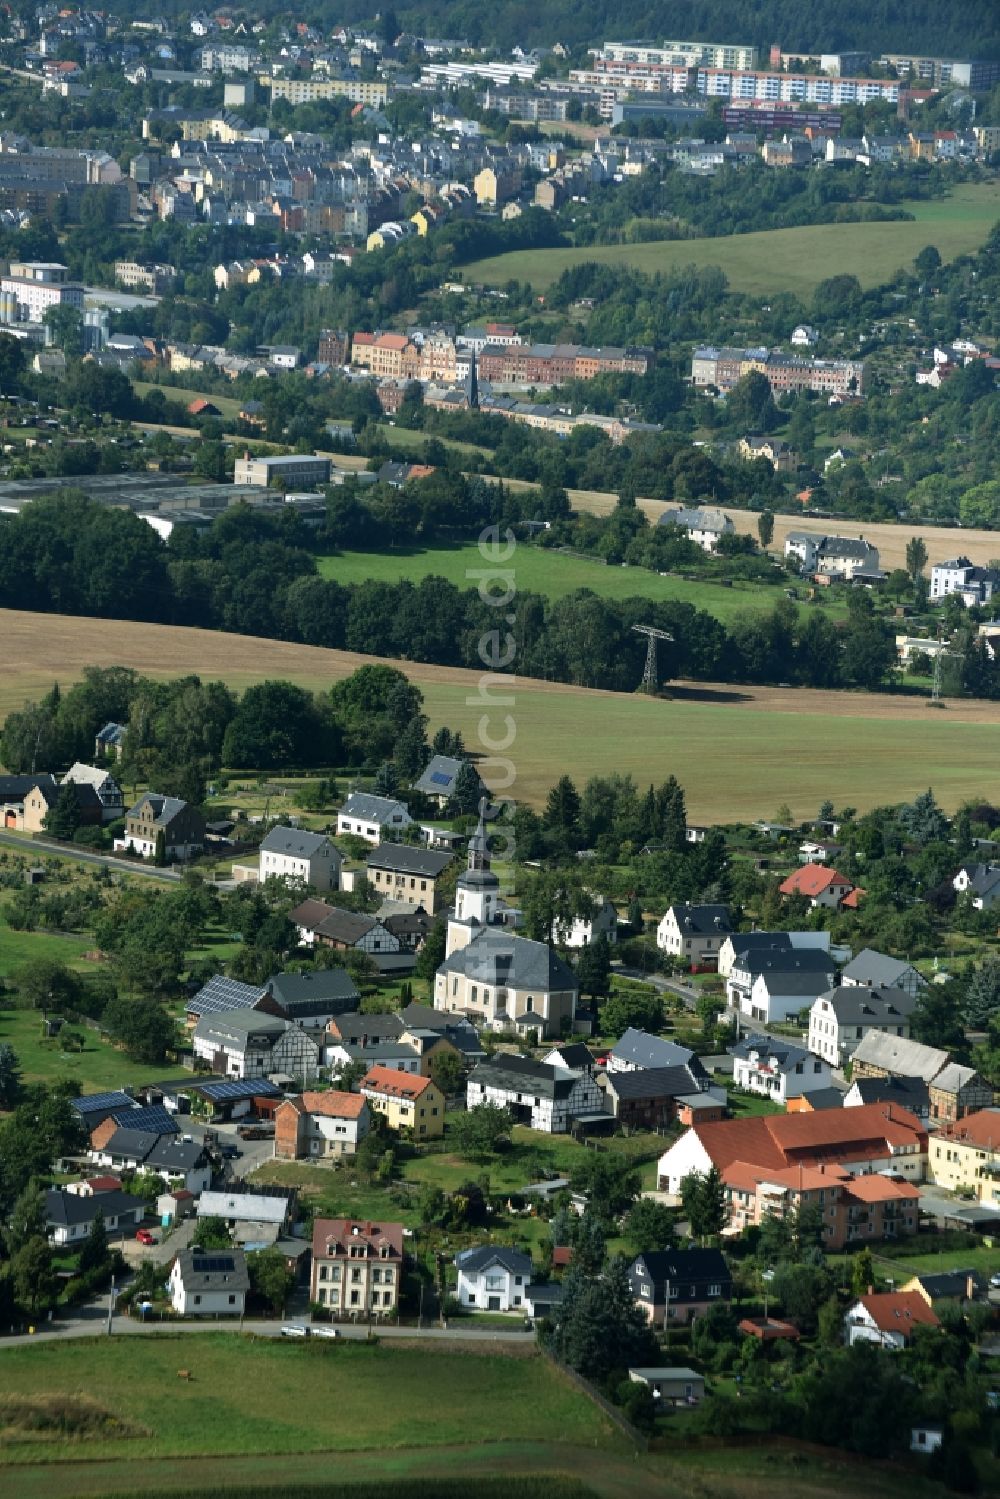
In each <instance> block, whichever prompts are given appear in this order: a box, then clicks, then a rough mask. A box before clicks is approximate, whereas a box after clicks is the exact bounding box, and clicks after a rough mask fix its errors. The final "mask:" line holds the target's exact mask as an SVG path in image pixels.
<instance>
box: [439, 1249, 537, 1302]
mask: <svg viewBox="0 0 1000 1499" xmlns="http://www.w3.org/2000/svg"><path fill="white" fill-rule="evenodd" d="M455 1268H456V1269H457V1271H458V1285H457V1287H456V1289H455V1299H456V1301H458V1302H459V1304H460V1305H461V1306H464V1307H472V1308H474V1309H475V1310H476V1311H481V1312H513V1311H518V1310H524V1309H525V1304H526V1302H527V1300H528V1288H529V1287H530V1285H531V1272H532V1262H531V1255H530V1254H522V1253H521V1251H520V1250H518V1249H508V1248H506V1247H504V1246H502V1245H493V1244H483V1245H480V1246H479V1247H477V1248H473V1249H462V1250H460V1251H459V1253H458V1254H456V1256H455Z"/></svg>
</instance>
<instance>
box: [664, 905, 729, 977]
mask: <svg viewBox="0 0 1000 1499" xmlns="http://www.w3.org/2000/svg"><path fill="white" fill-rule="evenodd" d="M732 931H733V927H732V917H731V915H730V912H729V907H728V906H722V905H707V906H693V905H689V904H688V903H687V902H684V903H683V904H679V905H672V906H670V907H669V908H668V910H667V913H666V915H665V916H664V917H663V919H662V921H661V922H660V924H659V926H658V927H657V928H656V945H657V947H658V948H659V949H660V950H661V952H665V953H668V954H669V955H670V956H671V957H673V958H681V959H682V960H683V961H684V962H686V963H689V964H690V966H691V967H692V968H708V967H713V966H715V965H716V964H717V962H718V954H719V951H720V949H721V947H722V944H723V943H724V942H725V940H726V938H727V937H730V936H731V935H732Z"/></svg>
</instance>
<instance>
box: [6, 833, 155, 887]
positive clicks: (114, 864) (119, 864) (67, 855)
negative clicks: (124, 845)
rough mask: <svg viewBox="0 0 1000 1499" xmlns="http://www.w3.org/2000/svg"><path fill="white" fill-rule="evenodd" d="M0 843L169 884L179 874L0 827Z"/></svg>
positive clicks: (19, 849) (27, 855) (26, 851)
mask: <svg viewBox="0 0 1000 1499" xmlns="http://www.w3.org/2000/svg"><path fill="white" fill-rule="evenodd" d="M0 843H3V844H6V845H7V847H8V848H15V849H17V851H18V853H21V854H24V855H25V856H26V857H28V858H30V857H31V854H32V852H33V851H34V852H37V851H39V850H40V851H41V852H42V853H45V854H55V855H57V856H58V857H59V858H60V859H75V860H76V862H77V863H78V864H96V865H98V866H100V865H102V864H103V865H104V867H105V868H106V869H114V870H117V871H120V872H121V873H122V874H139V875H145V876H146V878H147V879H150V880H168V881H169V882H170V883H171V884H176V882H177V881H178V880H179V879H180V877H181V875H180V871H179V870H176V869H157V868H156V866H155V865H153V864H140V863H139V861H138V860H136V859H116V858H115V857H114V856H113V855H112V854H95V853H91V852H90V851H89V850H88V849H85V848H77V847H76V846H75V845H74V844H71V843H50V842H49V840H48V839H47V838H31V839H27V838H24V837H22V836H21V835H19V834H17V833H8V832H5V831H2V830H0Z"/></svg>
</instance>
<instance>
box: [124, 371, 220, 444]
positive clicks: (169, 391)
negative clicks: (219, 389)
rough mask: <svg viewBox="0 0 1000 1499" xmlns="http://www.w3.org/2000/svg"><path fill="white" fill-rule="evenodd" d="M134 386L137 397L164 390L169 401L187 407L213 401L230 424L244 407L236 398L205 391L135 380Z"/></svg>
mask: <svg viewBox="0 0 1000 1499" xmlns="http://www.w3.org/2000/svg"><path fill="white" fill-rule="evenodd" d="M133 384H134V386H135V393H136V395H137V396H148V395H149V393H150V391H153V390H162V392H163V394H164V396H165V397H166V398H167V400H168V401H182V402H183V403H184V405H185V406H189V405H190V403H191V402H192V401H202V400H204V401H211V403H212V405H213V406H217V407H218V408H219V411H220V413H221V416H222V418H223V420H225V421H230V422H235V421H236V419H237V418H238V416H239V414H240V407H241V406H242V405H243V402H242V401H238V400H237V399H236V398H235V397H234V396H216V395H210V394H208V393H206V392H205V391H203V390H189V389H187V388H186V387H185V386H182V385H160V384H159V383H157V382H153V381H148V380H135V381H133ZM195 436H197V433H195Z"/></svg>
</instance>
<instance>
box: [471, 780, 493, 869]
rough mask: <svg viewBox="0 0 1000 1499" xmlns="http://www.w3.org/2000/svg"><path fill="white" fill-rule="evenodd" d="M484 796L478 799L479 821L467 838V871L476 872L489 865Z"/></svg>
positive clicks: (487, 867) (486, 805)
mask: <svg viewBox="0 0 1000 1499" xmlns="http://www.w3.org/2000/svg"><path fill="white" fill-rule="evenodd" d="M488 805H489V803H488V802H487V800H486V797H485V796H483V797H480V799H479V822H478V824H477V826H476V831H475V832H474V833H473V835H472V837H471V838H470V839H469V873H470V874H478V873H481V872H482V871H484V870H488V869H489V867H490V844H489V839H488V838H487V836H486V808H487V807H488Z"/></svg>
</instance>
